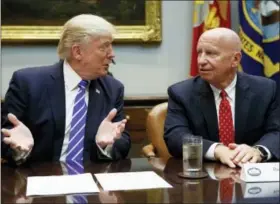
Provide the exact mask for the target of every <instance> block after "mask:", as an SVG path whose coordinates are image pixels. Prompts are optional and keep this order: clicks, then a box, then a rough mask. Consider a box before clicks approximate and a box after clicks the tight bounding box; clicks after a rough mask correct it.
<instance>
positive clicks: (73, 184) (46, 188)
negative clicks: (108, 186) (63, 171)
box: [26, 173, 99, 196]
mask: <svg viewBox="0 0 280 204" xmlns="http://www.w3.org/2000/svg"><path fill="white" fill-rule="evenodd" d="M95 192H99V188H98V186H97V185H96V183H95V182H94V180H93V178H92V175H91V174H90V173H85V174H77V175H62V176H32V177H28V178H27V190H26V196H40V195H44V196H47V195H59V194H74V193H95Z"/></svg>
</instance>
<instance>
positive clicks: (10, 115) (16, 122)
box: [8, 113, 20, 126]
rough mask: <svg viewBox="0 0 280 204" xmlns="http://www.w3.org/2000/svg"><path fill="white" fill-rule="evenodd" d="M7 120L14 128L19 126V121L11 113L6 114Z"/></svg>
mask: <svg viewBox="0 0 280 204" xmlns="http://www.w3.org/2000/svg"><path fill="white" fill-rule="evenodd" d="M8 119H9V121H10V122H11V123H12V124H13V125H14V126H18V125H19V124H20V121H19V120H18V119H17V117H16V116H15V115H14V114H12V113H9V114H8Z"/></svg>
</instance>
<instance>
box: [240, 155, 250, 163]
mask: <svg viewBox="0 0 280 204" xmlns="http://www.w3.org/2000/svg"><path fill="white" fill-rule="evenodd" d="M252 157H253V154H252V153H251V152H248V153H247V154H246V155H245V156H244V157H243V158H242V160H241V162H242V163H247V162H248V161H249V160H251V158H252Z"/></svg>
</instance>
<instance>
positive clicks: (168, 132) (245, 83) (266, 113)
mask: <svg viewBox="0 0 280 204" xmlns="http://www.w3.org/2000/svg"><path fill="white" fill-rule="evenodd" d="M168 94H169V101H168V111H167V117H166V121H165V132H164V139H165V142H166V145H167V147H168V150H169V152H170V154H171V155H173V156H175V157H182V137H183V134H184V133H192V134H194V135H200V136H202V137H203V153H204V155H205V154H206V152H207V150H208V149H209V147H210V146H211V145H212V144H213V143H214V142H219V130H218V119H217V112H216V105H215V101H214V95H213V91H212V89H211V87H210V86H209V84H208V83H207V82H206V81H204V80H203V79H201V78H200V77H199V76H198V77H195V78H192V79H188V80H185V81H182V82H179V83H177V84H174V85H172V86H171V87H169V88H168ZM277 98H278V97H277V89H276V83H275V82H274V81H272V80H270V79H266V78H264V77H258V76H251V75H247V74H244V73H238V74H237V83H236V95H235V116H234V117H235V142H236V143H237V144H247V145H250V146H252V145H263V146H265V147H267V148H268V149H269V150H270V152H271V153H272V155H273V157H276V158H277V159H279V158H280V145H279V142H280V139H279V138H280V104H279V99H277Z"/></svg>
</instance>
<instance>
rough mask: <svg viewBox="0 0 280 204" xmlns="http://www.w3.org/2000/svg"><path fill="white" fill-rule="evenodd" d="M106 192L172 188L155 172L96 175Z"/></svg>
mask: <svg viewBox="0 0 280 204" xmlns="http://www.w3.org/2000/svg"><path fill="white" fill-rule="evenodd" d="M94 175H95V177H96V178H97V180H98V182H99V183H100V185H101V186H102V188H103V189H104V190H105V191H116V190H137V189H152V188H172V186H171V185H170V184H169V183H167V182H166V181H165V180H164V179H163V178H161V177H160V176H159V175H157V174H156V173H155V172H153V171H144V172H125V173H100V174H94Z"/></svg>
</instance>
